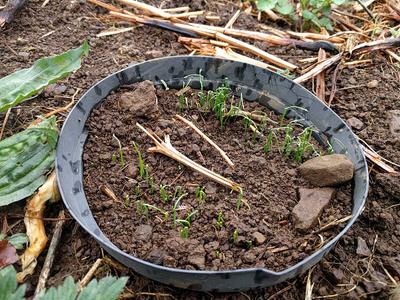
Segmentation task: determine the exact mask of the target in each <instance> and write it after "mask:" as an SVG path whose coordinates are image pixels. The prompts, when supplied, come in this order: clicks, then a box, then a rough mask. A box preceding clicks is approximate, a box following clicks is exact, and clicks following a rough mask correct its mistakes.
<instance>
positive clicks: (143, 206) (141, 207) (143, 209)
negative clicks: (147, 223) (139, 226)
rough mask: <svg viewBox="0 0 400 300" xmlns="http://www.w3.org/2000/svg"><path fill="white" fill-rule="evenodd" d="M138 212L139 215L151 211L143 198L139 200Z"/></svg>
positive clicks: (137, 204) (137, 202) (145, 214)
mask: <svg viewBox="0 0 400 300" xmlns="http://www.w3.org/2000/svg"><path fill="white" fill-rule="evenodd" d="M136 212H137V213H138V215H144V216H147V215H148V213H149V208H148V207H147V205H146V203H144V202H143V201H142V200H137V201H136Z"/></svg>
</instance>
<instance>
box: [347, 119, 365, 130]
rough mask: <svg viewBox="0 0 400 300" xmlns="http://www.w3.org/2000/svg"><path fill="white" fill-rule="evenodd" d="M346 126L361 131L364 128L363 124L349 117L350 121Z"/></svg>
mask: <svg viewBox="0 0 400 300" xmlns="http://www.w3.org/2000/svg"><path fill="white" fill-rule="evenodd" d="M347 124H348V125H349V126H350V127H351V128H352V129H356V130H361V129H363V128H364V123H363V122H362V121H361V120H360V119H358V118H356V117H351V118H350V119H348V120H347Z"/></svg>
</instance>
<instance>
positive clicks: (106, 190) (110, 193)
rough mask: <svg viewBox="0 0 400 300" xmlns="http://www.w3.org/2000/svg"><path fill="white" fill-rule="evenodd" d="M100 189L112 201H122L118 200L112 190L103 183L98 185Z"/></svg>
mask: <svg viewBox="0 0 400 300" xmlns="http://www.w3.org/2000/svg"><path fill="white" fill-rule="evenodd" d="M100 191H101V192H102V193H103V194H104V195H106V196H107V197H109V198H110V199H111V200H113V201H114V202H117V203H122V201H121V200H119V199H118V197H117V196H116V195H115V193H114V191H113V190H112V189H111V188H109V187H108V186H105V185H102V186H100Z"/></svg>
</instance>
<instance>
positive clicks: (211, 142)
mask: <svg viewBox="0 0 400 300" xmlns="http://www.w3.org/2000/svg"><path fill="white" fill-rule="evenodd" d="M175 118H177V119H178V120H180V121H182V122H184V123H185V124H186V125H188V126H189V127H190V128H192V129H193V130H194V131H196V132H197V133H198V134H199V135H200V136H201V137H202V138H203V139H204V140H206V141H207V143H209V144H210V145H211V146H213V147H214V148H215V149H217V151H218V152H219V154H221V156H222V157H223V159H224V160H225V161H226V162H227V163H228V165H229V166H230V167H231V168H234V167H235V164H234V163H233V162H232V161H231V160H230V159H229V157H228V155H226V153H225V152H224V150H222V149H221V148H220V147H219V146H218V145H217V144H216V143H214V142H213V141H212V140H211V139H210V138H209V137H208V136H207V135H205V134H204V133H203V132H202V131H201V130H200V129H199V128H198V127H196V125H194V124H193V123H192V122H190V121H189V120H187V119H185V118H184V117H182V116H180V115H175Z"/></svg>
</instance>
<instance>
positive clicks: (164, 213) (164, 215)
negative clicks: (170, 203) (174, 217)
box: [143, 203, 169, 220]
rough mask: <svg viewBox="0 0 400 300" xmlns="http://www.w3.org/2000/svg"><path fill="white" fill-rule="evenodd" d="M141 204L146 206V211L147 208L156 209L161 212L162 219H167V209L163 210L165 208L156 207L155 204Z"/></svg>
mask: <svg viewBox="0 0 400 300" xmlns="http://www.w3.org/2000/svg"><path fill="white" fill-rule="evenodd" d="M143 205H144V206H146V207H147V211H148V210H149V208H151V209H153V210H155V211H158V212H159V213H161V214H162V215H163V217H164V220H167V219H168V216H169V213H168V212H167V211H165V210H163V209H161V208H159V207H157V206H155V205H152V204H147V203H145V204H143Z"/></svg>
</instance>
